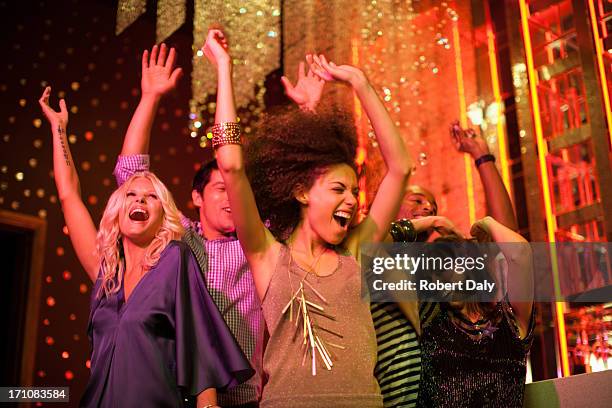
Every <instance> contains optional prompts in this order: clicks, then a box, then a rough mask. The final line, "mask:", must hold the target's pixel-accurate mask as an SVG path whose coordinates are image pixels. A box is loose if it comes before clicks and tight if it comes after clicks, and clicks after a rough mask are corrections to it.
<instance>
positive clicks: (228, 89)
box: [204, 30, 276, 298]
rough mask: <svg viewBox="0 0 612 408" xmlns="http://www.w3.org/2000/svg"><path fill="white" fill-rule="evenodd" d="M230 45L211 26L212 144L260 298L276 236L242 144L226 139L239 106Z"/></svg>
mask: <svg viewBox="0 0 612 408" xmlns="http://www.w3.org/2000/svg"><path fill="white" fill-rule="evenodd" d="M227 48H228V45H227V40H226V39H225V37H224V35H223V32H222V31H220V30H210V31H209V32H208V37H207V38H206V44H205V46H204V54H205V55H206V57H207V58H208V59H209V60H210V61H211V62H212V63H213V64H214V65H215V66H216V68H217V81H218V82H217V110H216V112H215V127H214V128H213V134H214V137H213V146H214V147H215V149H216V157H217V164H218V166H219V171H220V172H221V176H222V177H223V181H224V182H225V188H226V190H227V195H228V198H229V204H230V209H231V211H232V217H233V219H234V224H235V226H236V233H237V235H238V239H239V240H240V245H241V246H242V249H243V250H244V253H245V255H246V257H247V260H248V261H249V264H250V265H251V269H252V271H253V279H254V281H255V286H256V287H257V292H258V294H259V296H260V298H262V297H263V295H264V294H265V291H266V289H267V287H268V283H269V282H270V277H271V274H272V270H271V268H269V269H267V268H259V267H257V266H258V265H260V264H262V262H265V258H266V257H267V256H269V255H270V253H269V251H268V249H269V248H270V247H271V246H272V245H273V244H274V243H276V240H275V239H274V237H273V236H272V234H271V233H270V232H269V231H268V229H267V228H266V227H265V226H264V224H263V222H262V221H261V218H260V217H259V212H258V211H257V205H256V204H255V196H254V194H253V190H252V189H251V185H250V184H249V180H248V178H247V175H246V171H245V166H244V154H243V149H242V145H241V144H239V143H237V142H236V140H233V141H230V140H227V139H225V140H224V139H223V138H224V137H226V136H229V135H230V134H231V133H232V132H231V129H229V126H231V125H228V127H226V128H225V129H226V130H224V128H223V124H226V123H235V122H236V118H237V116H236V107H235V104H234V90H233V84H232V63H231V58H230V56H229V53H228V51H227Z"/></svg>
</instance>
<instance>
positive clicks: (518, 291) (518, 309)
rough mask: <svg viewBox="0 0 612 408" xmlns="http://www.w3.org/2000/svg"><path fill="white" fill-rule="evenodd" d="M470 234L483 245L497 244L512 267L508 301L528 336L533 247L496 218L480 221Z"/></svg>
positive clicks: (509, 275)
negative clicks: (484, 243)
mask: <svg viewBox="0 0 612 408" xmlns="http://www.w3.org/2000/svg"><path fill="white" fill-rule="evenodd" d="M470 233H471V235H472V236H473V237H476V239H477V240H478V241H479V242H487V241H491V240H492V241H494V242H495V243H497V244H498V246H499V248H500V249H501V251H502V253H503V254H504V258H506V262H507V263H508V275H507V284H508V287H507V289H508V298H509V299H510V303H511V304H512V307H513V308H514V311H515V315H516V317H517V319H518V322H519V326H520V329H521V334H522V335H524V334H525V333H526V331H527V327H528V326H529V319H530V318H531V309H532V307H533V301H532V299H533V254H532V252H531V247H530V246H529V243H528V242H527V240H525V238H523V237H522V236H521V235H519V234H518V233H516V232H514V231H513V230H511V229H510V228H508V227H506V226H505V225H503V224H502V223H500V222H498V221H496V220H495V219H494V218H492V217H485V218H483V219H481V220H479V221H476V223H474V225H472V229H471V231H470Z"/></svg>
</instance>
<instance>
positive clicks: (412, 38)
mask: <svg viewBox="0 0 612 408" xmlns="http://www.w3.org/2000/svg"><path fill="white" fill-rule="evenodd" d="M361 4H362V7H363V8H362V9H361V10H360V17H361V20H360V32H359V33H358V38H359V40H358V44H359V47H358V48H359V53H360V65H361V67H362V68H363V69H364V71H365V72H366V73H367V75H368V77H369V78H370V81H371V82H372V83H373V84H374V85H375V86H376V88H377V90H378V92H379V95H380V97H381V98H382V99H383V101H384V103H385V105H386V107H387V110H388V111H389V112H390V113H391V117H392V118H393V119H394V120H395V123H396V125H397V126H398V128H399V130H400V132H401V134H402V136H403V138H404V140H405V142H406V146H407V148H408V150H409V151H410V153H411V154H412V155H413V157H414V159H415V160H416V172H415V173H414V175H413V177H412V178H411V180H410V181H411V183H415V184H420V185H423V186H426V187H427V188H429V189H431V190H432V191H433V192H434V194H435V195H436V196H437V200H438V205H439V209H440V212H441V213H442V214H445V215H447V216H449V217H451V219H453V220H454V221H456V222H457V223H458V224H460V227H462V228H464V229H469V220H470V207H471V206H475V209H477V210H480V211H479V212H481V210H483V208H484V205H483V204H484V202H483V199H482V197H483V194H482V191H481V186H480V183H474V180H473V175H472V174H471V173H467V172H466V163H465V161H464V155H462V154H460V153H458V152H456V151H455V148H454V146H453V145H452V143H451V140H450V136H449V131H448V128H449V125H450V123H451V121H453V120H455V119H460V118H461V117H462V111H463V112H465V109H466V105H467V104H470V103H471V102H473V101H476V100H477V99H478V95H477V93H478V90H477V83H478V80H477V72H476V66H475V65H476V59H475V54H474V51H475V50H474V46H473V31H472V21H471V15H472V13H471V9H470V7H471V6H470V2H469V1H440V0H419V1H415V0H408V1H406V0H401V1H400V0H371V1H363V2H362V3H361ZM463 117H465V115H463ZM365 125H367V123H366V124H365ZM463 125H464V126H466V125H467V123H463ZM365 129H367V127H365ZM368 142H369V143H368V156H369V157H368V163H367V165H368V169H371V168H374V169H382V168H384V165H383V164H382V160H381V157H380V154H379V151H378V148H377V143H376V139H375V137H374V134H373V132H372V131H369V133H368ZM468 165H469V166H470V168H471V161H470V162H469V163H468ZM468 171H469V170H468ZM373 173H374V174H373ZM382 175H383V172H382V171H380V170H378V171H374V172H372V171H371V172H370V173H369V174H368V185H370V186H371V185H372V184H371V183H374V185H378V182H379V180H380V177H382ZM369 190H370V191H371V190H372V189H369ZM475 190H476V191H475ZM372 192H374V191H372Z"/></svg>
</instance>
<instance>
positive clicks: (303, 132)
mask: <svg viewBox="0 0 612 408" xmlns="http://www.w3.org/2000/svg"><path fill="white" fill-rule="evenodd" d="M356 150H357V137H356V131H355V127H354V124H353V121H352V117H351V116H350V115H349V114H348V113H347V112H345V111H343V110H339V109H334V108H323V109H321V108H320V110H319V111H318V112H317V113H312V112H303V111H300V110H299V109H297V108H294V107H291V108H285V110H284V111H282V112H279V113H275V114H269V115H267V116H265V117H264V118H263V120H262V121H261V122H260V124H259V126H258V128H257V131H256V136H255V138H254V139H252V140H251V141H250V143H249V144H248V145H247V146H246V153H245V154H246V166H247V174H248V176H249V180H250V182H251V186H252V188H253V192H254V194H255V200H256V202H257V207H258V209H259V215H260V217H261V219H262V220H266V221H267V223H268V227H269V229H270V231H271V232H272V234H273V235H274V236H275V237H276V239H278V240H281V241H282V240H285V239H286V238H287V237H288V236H289V235H290V234H291V232H292V231H293V230H294V229H295V227H296V226H297V225H298V223H299V221H300V216H301V211H300V203H299V202H298V201H297V199H296V198H295V196H294V193H295V191H296V188H298V187H299V186H302V187H303V188H306V189H309V188H310V187H312V185H313V183H314V181H315V179H316V178H317V176H319V175H321V174H322V173H323V172H325V170H327V169H328V168H329V167H330V166H333V165H336V164H341V163H344V164H347V165H349V166H351V168H353V169H354V170H356V167H355V153H356Z"/></svg>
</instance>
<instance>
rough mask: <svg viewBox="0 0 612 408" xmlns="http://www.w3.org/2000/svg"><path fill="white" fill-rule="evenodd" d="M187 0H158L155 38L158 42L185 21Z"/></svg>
mask: <svg viewBox="0 0 612 408" xmlns="http://www.w3.org/2000/svg"><path fill="white" fill-rule="evenodd" d="M186 1H187V0H158V1H157V26H156V36H155V37H156V38H157V42H158V43H160V42H162V41H164V40H165V39H166V38H168V37H170V35H171V34H172V33H173V32H175V31H176V30H178V28H179V27H180V26H182V25H183V24H184V23H185V16H186V14H187V4H186Z"/></svg>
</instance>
